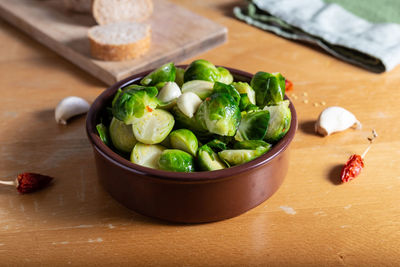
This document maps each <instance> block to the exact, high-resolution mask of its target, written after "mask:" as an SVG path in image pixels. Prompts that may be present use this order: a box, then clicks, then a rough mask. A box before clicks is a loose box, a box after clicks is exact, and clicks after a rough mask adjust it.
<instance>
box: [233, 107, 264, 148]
mask: <svg viewBox="0 0 400 267" xmlns="http://www.w3.org/2000/svg"><path fill="white" fill-rule="evenodd" d="M268 122H269V111H268V110H261V111H254V112H249V113H245V112H243V113H242V120H241V121H240V124H239V127H238V130H237V132H236V135H235V140H237V141H243V140H263V139H264V137H265V134H266V133H267V129H268Z"/></svg>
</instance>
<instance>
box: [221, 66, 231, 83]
mask: <svg viewBox="0 0 400 267" xmlns="http://www.w3.org/2000/svg"><path fill="white" fill-rule="evenodd" d="M217 70H218V71H219V74H220V78H219V80H218V81H219V82H221V83H226V84H231V83H232V82H233V76H232V74H231V73H230V72H229V70H227V69H225V68H224V67H217Z"/></svg>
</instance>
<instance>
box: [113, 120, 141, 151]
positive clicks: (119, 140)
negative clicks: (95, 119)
mask: <svg viewBox="0 0 400 267" xmlns="http://www.w3.org/2000/svg"><path fill="white" fill-rule="evenodd" d="M109 132H110V137H111V141H112V144H113V145H114V147H115V148H116V149H118V150H120V151H122V152H126V153H130V152H131V151H132V149H133V147H134V146H135V144H136V142H137V140H136V138H135V136H134V135H133V131H132V126H131V125H127V124H125V123H124V122H122V121H120V120H118V119H117V118H115V117H114V118H113V119H112V120H111V123H110V129H109Z"/></svg>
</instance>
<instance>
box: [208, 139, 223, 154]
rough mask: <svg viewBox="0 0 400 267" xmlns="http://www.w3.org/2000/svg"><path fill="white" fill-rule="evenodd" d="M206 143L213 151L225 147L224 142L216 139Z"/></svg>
mask: <svg viewBox="0 0 400 267" xmlns="http://www.w3.org/2000/svg"><path fill="white" fill-rule="evenodd" d="M206 145H207V146H208V147H209V148H211V149H212V150H214V151H215V152H219V151H222V150H225V149H226V144H225V143H224V142H222V141H221V140H218V139H214V140H211V141H210V142H208V143H207V144H206Z"/></svg>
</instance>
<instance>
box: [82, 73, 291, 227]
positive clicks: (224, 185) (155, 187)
mask: <svg viewBox="0 0 400 267" xmlns="http://www.w3.org/2000/svg"><path fill="white" fill-rule="evenodd" d="M181 67H185V66H181ZM227 69H228V70H229V71H230V72H231V73H232V75H233V76H234V79H235V81H244V82H249V81H250V80H251V77H252V76H253V75H252V74H250V73H247V72H243V71H240V70H236V69H231V68H227ZM149 72H151V70H150V71H146V72H143V73H140V74H137V75H133V76H131V77H128V78H126V79H124V80H122V81H120V82H117V83H116V84H114V85H112V86H111V87H109V88H108V89H107V90H105V91H104V92H103V93H102V94H101V95H100V96H98V97H97V98H96V100H95V101H94V103H93V104H92V106H91V108H90V110H89V112H88V115H87V120H86V131H87V135H88V138H89V141H90V142H91V144H92V146H93V151H94V158H95V163H96V169H97V174H98V177H99V179H100V182H101V183H102V184H103V186H104V188H105V189H106V190H107V191H108V192H109V193H110V194H111V196H112V197H114V198H115V199H116V200H117V201H119V202H120V203H122V204H123V205H125V206H126V207H128V208H129V209H132V210H134V211H135V212H138V213H140V214H143V215H147V216H150V217H154V218H158V219H163V220H167V221H172V222H179V223H205V222H212V221H219V220H223V219H228V218H232V217H235V216H237V215H240V214H242V213H244V212H246V211H248V210H249V209H251V208H253V207H255V206H257V205H259V204H260V203H262V202H263V201H265V200H266V199H268V198H269V197H271V196H272V195H273V194H274V193H275V192H276V191H277V190H278V188H279V187H280V185H281V184H282V182H283V180H284V178H285V176H286V173H287V170H288V166H289V149H288V147H289V145H290V143H291V141H292V140H293V138H294V135H295V132H296V129H297V116H296V111H295V108H294V106H293V104H292V102H290V106H289V107H290V110H291V113H292V119H291V127H290V129H289V131H288V132H287V134H286V135H285V136H284V137H283V138H282V139H281V140H280V141H279V142H278V143H277V144H275V145H274V146H273V147H272V149H271V150H270V151H269V152H267V153H266V154H264V155H262V156H260V157H258V158H257V159H254V160H252V161H250V162H248V163H245V164H242V165H239V166H234V167H231V168H227V169H223V170H218V171H207V172H194V173H181V172H169V171H163V170H157V169H151V168H147V167H144V166H140V165H137V164H134V163H132V162H130V161H128V160H126V159H124V158H123V157H121V156H120V155H118V154H117V153H115V152H113V151H112V150H111V149H110V148H109V147H107V146H106V145H105V144H104V143H103V142H102V141H101V140H100V137H99V136H98V134H97V130H96V125H97V124H98V123H99V121H100V117H101V114H102V111H104V109H105V108H106V107H107V106H109V105H110V104H111V101H112V99H113V96H114V94H115V93H116V91H117V90H118V88H121V87H124V86H126V85H128V84H133V83H137V82H139V81H140V80H141V79H142V78H143V77H144V76H145V75H146V74H148V73H149ZM285 99H288V98H287V97H285ZM289 101H290V100H289Z"/></svg>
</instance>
